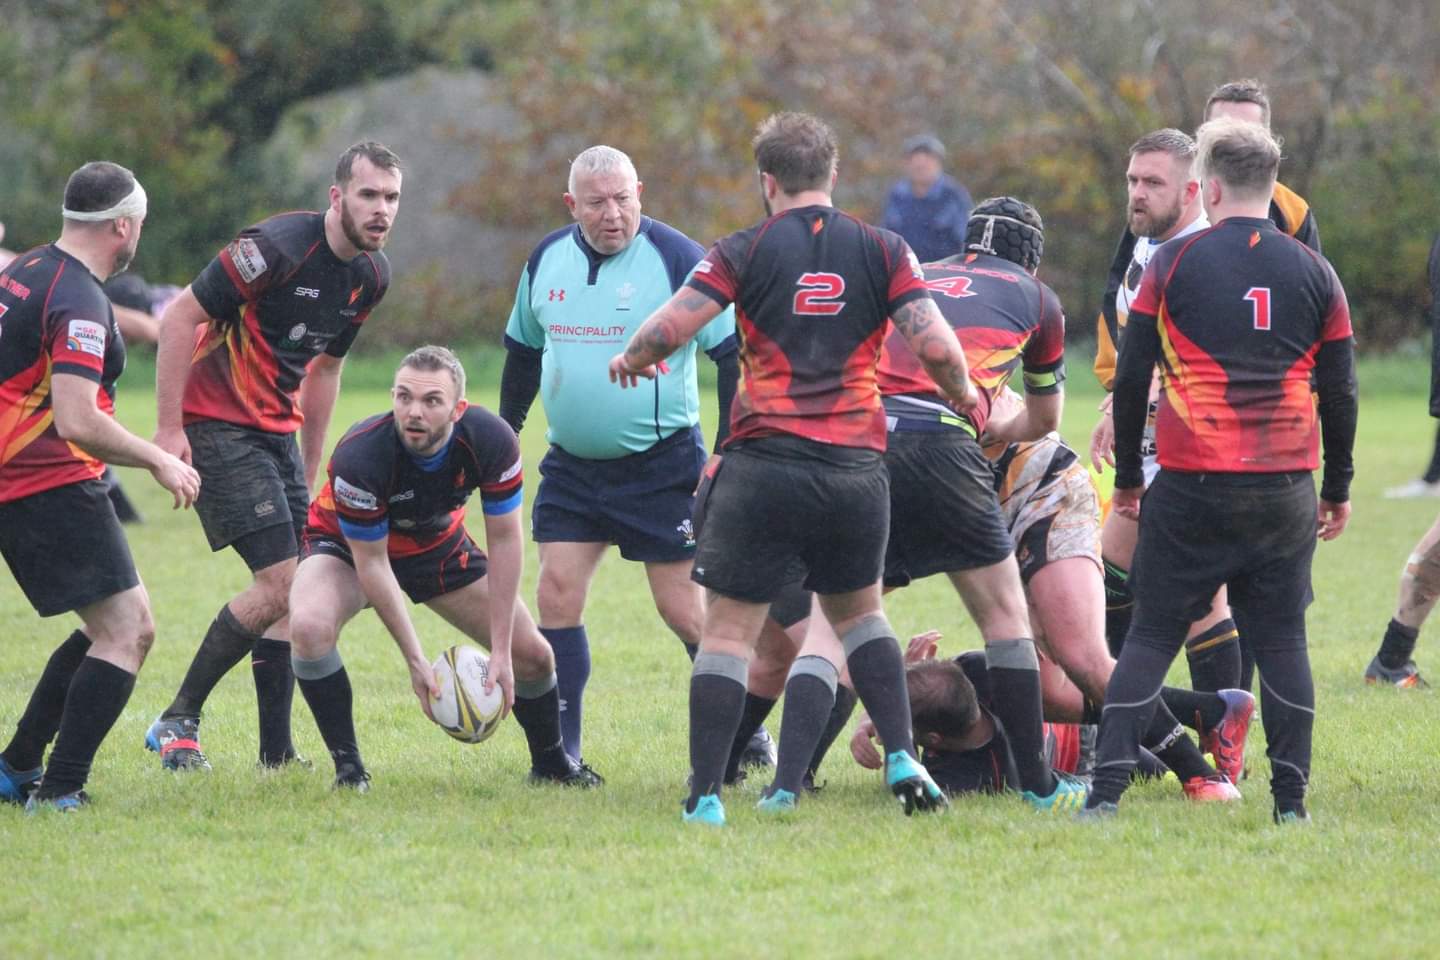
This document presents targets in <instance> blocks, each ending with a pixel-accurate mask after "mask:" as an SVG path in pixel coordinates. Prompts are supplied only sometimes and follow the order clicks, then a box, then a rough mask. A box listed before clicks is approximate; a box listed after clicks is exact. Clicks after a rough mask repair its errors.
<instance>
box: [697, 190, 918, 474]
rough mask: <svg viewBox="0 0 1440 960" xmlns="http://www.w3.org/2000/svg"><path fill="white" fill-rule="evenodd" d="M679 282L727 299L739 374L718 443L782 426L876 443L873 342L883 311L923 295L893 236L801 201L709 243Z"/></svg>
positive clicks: (879, 444) (840, 441)
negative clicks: (686, 277) (732, 315)
mask: <svg viewBox="0 0 1440 960" xmlns="http://www.w3.org/2000/svg"><path fill="white" fill-rule="evenodd" d="M686 285H687V286H689V287H692V288H694V289H695V290H698V291H699V292H700V293H703V294H705V295H706V296H708V297H710V298H712V299H714V300H715V301H716V302H718V303H719V304H720V305H721V306H728V305H729V304H731V303H733V304H735V329H736V332H737V333H738V334H739V336H740V344H741V347H740V360H741V369H742V376H741V381H740V389H739V391H738V392H737V393H736V396H735V400H734V403H733V405H732V407H731V413H730V436H729V438H728V440H727V441H726V443H727V444H729V443H733V442H735V441H736V440H743V439H747V438H753V437H762V436H772V435H775V434H790V435H794V436H798V437H804V438H805V439H807V440H813V441H816V442H819V443H828V444H835V445H837V446H844V447H861V448H868V449H872V450H884V449H885V414H884V409H883V408H882V407H881V404H880V393H879V391H878V390H877V388H876V383H875V367H876V363H877V361H878V359H879V355H880V342H881V340H882V338H883V337H884V334H885V326H886V324H887V323H888V318H889V316H890V315H891V314H892V313H894V312H895V311H897V310H899V309H900V308H901V307H903V306H904V305H905V304H907V303H909V302H911V301H912V300H917V299H920V298H923V297H928V296H929V293H928V292H927V291H926V289H925V277H924V274H923V273H922V272H921V270H920V264H919V263H918V262H917V261H916V260H915V255H914V254H913V253H911V252H910V248H909V247H908V246H906V245H905V241H904V240H902V239H900V237H899V236H897V235H896V234H894V233H891V232H890V231H888V230H882V229H880V228H878V227H872V226H870V225H869V224H866V223H864V222H862V221H860V220H857V219H856V218H855V217H852V216H850V215H849V214H847V213H844V212H842V211H839V210H836V209H835V208H833V207H825V206H811V207H801V208H798V209H794V210H787V211H785V212H783V213H779V214H776V215H775V216H773V217H771V218H769V219H768V220H765V221H764V222H762V223H759V224H757V225H755V226H753V227H750V228H749V229H747V230H741V231H740V232H738V233H733V234H731V235H730V236H728V237H726V238H725V239H723V240H721V241H720V242H718V243H716V244H715V246H714V247H712V248H711V249H710V252H709V253H707V254H706V255H705V259H703V260H701V261H700V263H698V264H697V265H696V266H695V272H694V274H693V275H692V276H691V277H690V279H689V280H688V281H687V284H686Z"/></svg>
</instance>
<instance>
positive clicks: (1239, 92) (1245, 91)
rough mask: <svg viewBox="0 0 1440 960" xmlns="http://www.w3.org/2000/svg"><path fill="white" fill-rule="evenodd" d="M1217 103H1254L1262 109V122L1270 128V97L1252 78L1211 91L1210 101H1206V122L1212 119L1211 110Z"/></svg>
mask: <svg viewBox="0 0 1440 960" xmlns="http://www.w3.org/2000/svg"><path fill="white" fill-rule="evenodd" d="M1217 103H1253V104H1255V105H1257V106H1258V107H1259V108H1260V120H1261V122H1262V123H1264V124H1265V126H1267V127H1268V126H1270V95H1269V94H1268V93H1266V92H1265V84H1263V83H1261V82H1260V81H1259V80H1255V79H1253V78H1250V77H1246V78H1245V79H1243V80H1231V81H1230V82H1229V83H1222V84H1220V86H1218V87H1216V88H1215V89H1214V90H1212V91H1210V99H1208V100H1206V101H1205V119H1206V120H1209V119H1210V108H1211V107H1213V106H1214V105H1215V104H1217Z"/></svg>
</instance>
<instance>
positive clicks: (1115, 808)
mask: <svg viewBox="0 0 1440 960" xmlns="http://www.w3.org/2000/svg"><path fill="white" fill-rule="evenodd" d="M1119 812H1120V805H1119V804H1117V803H1111V802H1110V801H1109V800H1101V801H1100V802H1099V803H1097V804H1095V806H1093V807H1081V808H1080V809H1079V810H1076V811H1075V819H1076V820H1079V821H1081V822H1082V823H1104V822H1105V821H1107V820H1114V819H1115V815H1116V814H1117V813H1119Z"/></svg>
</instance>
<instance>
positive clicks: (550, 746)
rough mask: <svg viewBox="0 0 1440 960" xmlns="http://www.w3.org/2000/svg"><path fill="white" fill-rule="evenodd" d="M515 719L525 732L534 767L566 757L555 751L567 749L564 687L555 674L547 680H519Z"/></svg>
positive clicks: (516, 687)
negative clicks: (562, 716) (562, 712)
mask: <svg viewBox="0 0 1440 960" xmlns="http://www.w3.org/2000/svg"><path fill="white" fill-rule="evenodd" d="M515 722H516V723H518V724H520V729H521V730H524V731H525V743H526V745H527V746H529V748H530V765H531V766H532V767H541V766H544V765H546V764H548V763H550V762H552V761H555V760H560V759H562V758H560V757H556V756H555V751H557V750H559V751H561V752H562V753H563V752H564V749H565V742H564V738H563V736H562V735H561V733H560V689H559V686H558V681H557V680H556V677H555V674H553V673H552V674H550V676H548V677H545V678H544V679H543V680H516V681H515Z"/></svg>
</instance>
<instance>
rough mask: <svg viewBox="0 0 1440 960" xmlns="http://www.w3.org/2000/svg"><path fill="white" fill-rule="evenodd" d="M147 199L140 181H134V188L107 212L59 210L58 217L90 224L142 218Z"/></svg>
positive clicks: (62, 208)
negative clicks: (127, 218)
mask: <svg viewBox="0 0 1440 960" xmlns="http://www.w3.org/2000/svg"><path fill="white" fill-rule="evenodd" d="M148 203H149V201H148V199H147V198H146V196H145V188H144V187H142V186H140V181H139V180H138V179H137V180H136V181H135V187H134V189H132V190H131V191H130V192H129V193H128V194H126V195H125V197H124V198H123V199H122V200H121V201H120V202H119V203H117V204H115V206H113V207H111V208H110V209H109V210H70V209H67V208H65V207H61V208H60V215H61V216H62V217H64V218H65V219H66V220H83V221H87V222H90V223H99V222H100V221H102V220H118V219H119V218H120V217H142V218H143V217H144V216H145V210H146V208H147V206H148Z"/></svg>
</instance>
